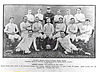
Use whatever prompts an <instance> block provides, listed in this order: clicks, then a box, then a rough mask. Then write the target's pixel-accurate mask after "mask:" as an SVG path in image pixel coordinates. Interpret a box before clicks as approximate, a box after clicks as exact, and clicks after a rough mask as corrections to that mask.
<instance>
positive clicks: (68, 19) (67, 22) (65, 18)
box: [63, 14, 74, 25]
mask: <svg viewBox="0 0 100 72" xmlns="http://www.w3.org/2000/svg"><path fill="white" fill-rule="evenodd" d="M71 18H74V16H73V15H71V14H69V15H65V16H64V19H63V21H64V23H66V24H67V25H69V22H70V19H71Z"/></svg>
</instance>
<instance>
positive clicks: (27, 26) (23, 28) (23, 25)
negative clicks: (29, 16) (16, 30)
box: [20, 22, 31, 31]
mask: <svg viewBox="0 0 100 72" xmlns="http://www.w3.org/2000/svg"><path fill="white" fill-rule="evenodd" d="M20 29H21V31H27V29H31V24H30V23H28V22H26V23H25V22H22V23H21V24H20Z"/></svg>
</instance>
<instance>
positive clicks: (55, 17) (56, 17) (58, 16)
mask: <svg viewBox="0 0 100 72" xmlns="http://www.w3.org/2000/svg"><path fill="white" fill-rule="evenodd" d="M60 17H62V18H63V16H62V15H55V16H54V21H55V22H57V21H59V18H60Z"/></svg>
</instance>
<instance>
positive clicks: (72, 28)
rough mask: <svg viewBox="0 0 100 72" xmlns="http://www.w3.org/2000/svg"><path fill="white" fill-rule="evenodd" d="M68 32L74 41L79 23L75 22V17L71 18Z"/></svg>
mask: <svg viewBox="0 0 100 72" xmlns="http://www.w3.org/2000/svg"><path fill="white" fill-rule="evenodd" d="M66 33H68V34H69V36H70V38H71V40H72V41H74V40H75V39H76V33H77V24H76V23H75V18H71V19H70V24H69V25H68V27H67V30H66Z"/></svg>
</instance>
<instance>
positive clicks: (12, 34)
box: [3, 5, 96, 58]
mask: <svg viewBox="0 0 100 72" xmlns="http://www.w3.org/2000/svg"><path fill="white" fill-rule="evenodd" d="M3 13H4V14H3V57H4V58H95V35H96V33H95V32H96V31H95V27H96V24H95V23H96V22H95V6H93V5H90V6H89V5H88V6H86V5H84V6H82V5H79V6H78V5H76V6H75V5H4V11H3Z"/></svg>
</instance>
